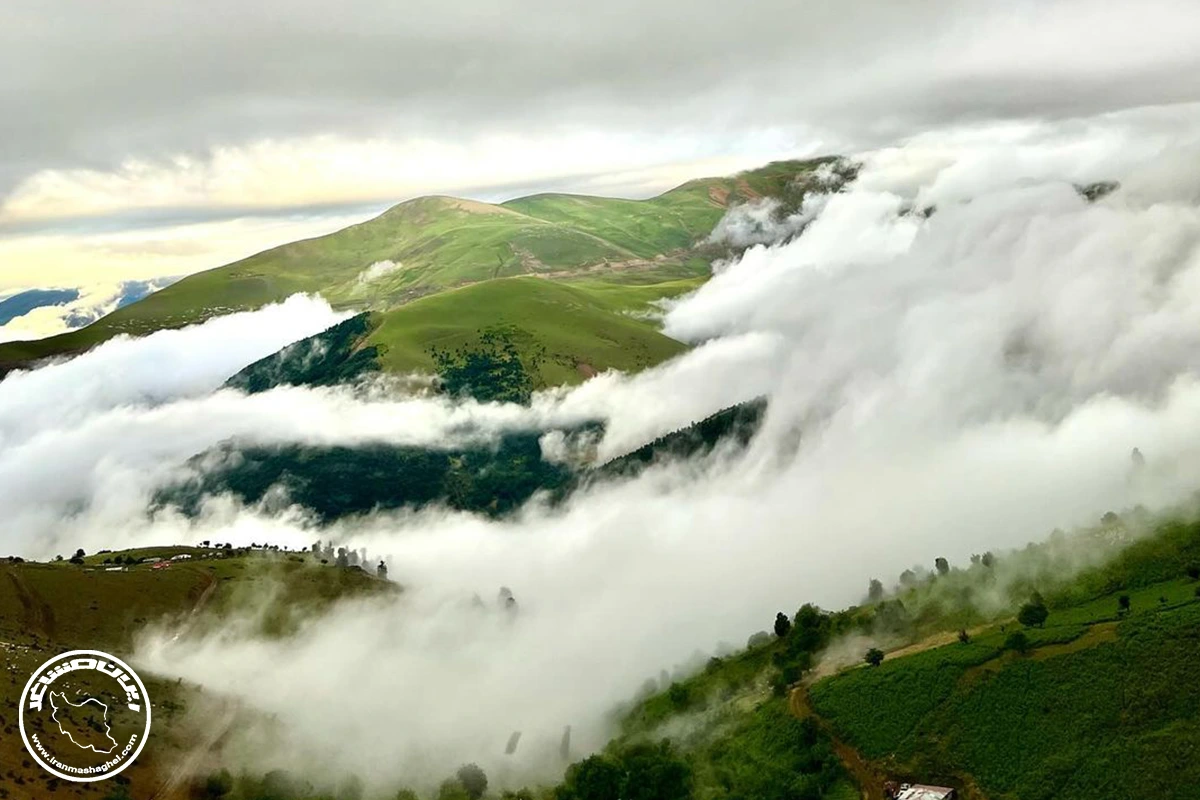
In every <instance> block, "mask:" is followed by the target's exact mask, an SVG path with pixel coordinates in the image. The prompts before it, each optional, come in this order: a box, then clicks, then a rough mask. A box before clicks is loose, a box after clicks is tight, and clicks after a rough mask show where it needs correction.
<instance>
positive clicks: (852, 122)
mask: <svg viewBox="0 0 1200 800" xmlns="http://www.w3.org/2000/svg"><path fill="white" fill-rule="evenodd" d="M0 75H2V76H3V78H0V109H4V110H5V113H2V114H0V297H2V296H3V295H6V294H11V293H13V292H16V291H18V290H22V289H28V288H35V287H36V288H51V287H83V288H84V289H85V291H84V293H83V294H84V295H85V296H87V297H89V298H92V300H91V301H89V302H92V303H93V307H97V308H104V307H105V306H104V305H103V303H104V302H110V303H111V298H112V297H113V296H115V295H114V292H115V289H114V288H113V287H115V286H116V285H117V284H118V283H119V282H121V281H127V280H146V279H151V278H164V277H174V276H180V275H184V274H188V273H190V272H194V271H198V270H201V269H205V268H209V267H213V266H219V265H220V264H223V263H228V262H229V261H232V260H235V259H237V258H240V257H243V256H245V255H249V254H250V253H253V252H257V251H258V250H261V249H264V248H266V247H268V246H272V245H275V244H280V243H283V242H287V241H292V240H295V239H297V238H302V237H305V236H311V235H315V234H319V233H322V232H326V231H330V230H335V229H337V228H339V227H343V226H345V225H347V224H350V223H352V222H355V221H359V220H361V219H363V218H366V217H369V216H371V215H373V214H374V213H377V212H378V211H380V210H382V209H383V208H386V207H387V206H389V205H391V204H393V203H396V202H399V201H402V200H404V199H407V198H409V197H413V196H417V195H420V194H426V193H448V194H460V195H468V196H471V197H475V198H479V199H485V200H497V199H505V198H509V197H513V196H516V195H520V194H522V193H527V192H533V191H539V190H547V189H560V190H570V191H577V192H590V193H601V194H611V195H620V196H634V197H638V196H647V195H650V194H653V193H656V192H658V191H661V190H665V189H667V188H669V187H670V186H672V185H674V184H677V183H680V182H682V181H683V180H686V179H689V178H692V177H698V176H702V175H705V174H714V173H715V174H723V173H728V172H731V171H735V170H737V169H741V168H748V167H751V166H755V165H758V164H761V163H763V162H766V161H769V160H771V159H773V158H779V157H785V156H804V155H813V154H818V153H831V152H840V153H845V152H857V151H860V150H863V149H867V148H871V147H877V146H880V145H884V144H890V143H894V142H896V141H899V140H902V139H904V138H906V137H908V136H912V135H914V134H919V133H921V132H925V131H928V130H931V129H937V128H943V127H947V126H959V125H963V124H973V123H979V122H985V121H992V120H997V119H1005V120H1031V119H1038V120H1046V119H1050V120H1055V119H1069V118H1072V117H1079V116H1088V115H1095V114H1102V113H1106V112H1112V111H1116V110H1119V109H1123V108H1129V107H1135V106H1144V105H1162V104H1170V103H1175V102H1180V101H1190V100H1196V99H1200V8H1197V6H1196V5H1195V4H1194V3H1192V2H1189V0H1147V2H1142V3H1137V4H1128V3H1114V2H1108V1H1107V0H1037V1H1036V2H1030V1H1029V0H1016V2H1009V3H991V2H982V1H979V0H968V1H967V2H962V0H954V1H953V2H952V1H951V0H907V2H895V1H894V0H843V1H842V2H829V1H826V0H820V1H812V0H809V1H808V2H796V1H795V0H749V2H744V3H737V4H731V3H723V2H722V3H716V2H704V1H701V2H696V1H695V0H687V2H685V1H684V0H655V2H649V3H647V2H641V1H639V2H634V0H614V1H613V2H607V3H603V4H562V3H559V2H550V1H549V0H449V1H448V2H436V3H435V2H407V3H384V2H367V1H366V0H348V1H347V2H344V3H341V4H339V5H338V10H337V13H336V14H331V13H330V11H329V5H328V4H327V3H323V2H314V0H298V1H297V2H287V3H283V2H278V1H276V0H271V1H270V2H262V1H260V2H255V3H245V2H231V1H229V0H216V1H215V2H210V3H204V4H200V5H190V6H189V5H180V4H165V3H160V2H153V1H152V0H111V2H106V3H104V4H103V5H97V4H95V3H91V2H85V1H84V0H54V1H53V2H45V0H9V1H8V2H5V3H4V4H3V6H2V7H0ZM44 316H45V317H46V319H43V320H37V319H35V320H33V321H32V322H31V321H29V320H26V323H27V324H26V329H25V330H24V331H23V332H22V333H20V334H17V333H14V330H15V328H13V329H10V330H9V332H8V334H7V335H4V333H3V332H2V331H0V338H13V337H14V336H17V335H20V336H21V338H28V337H30V336H34V335H44V334H45V333H46V332H49V328H50V327H53V325H54V324H55V323H54V320H55V319H58V317H55V315H52V314H50V315H44Z"/></svg>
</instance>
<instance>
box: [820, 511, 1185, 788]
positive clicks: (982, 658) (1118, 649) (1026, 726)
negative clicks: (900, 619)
mask: <svg viewBox="0 0 1200 800" xmlns="http://www.w3.org/2000/svg"><path fill="white" fill-rule="evenodd" d="M1198 547H1200V525H1198V524H1195V523H1192V524H1185V523H1181V522H1172V523H1169V524H1166V525H1164V526H1163V527H1162V528H1160V529H1159V530H1158V531H1157V532H1156V534H1155V535H1154V536H1152V537H1150V538H1148V539H1146V540H1143V541H1140V542H1136V543H1134V544H1133V545H1131V546H1130V547H1129V548H1128V549H1127V550H1126V551H1125V552H1124V553H1122V554H1121V556H1119V557H1118V558H1117V559H1116V560H1115V561H1113V562H1112V563H1111V564H1107V565H1104V566H1102V567H1098V568H1095V569H1092V570H1089V571H1087V572H1085V573H1084V574H1083V575H1081V576H1080V577H1079V578H1077V579H1075V580H1074V581H1071V582H1070V584H1069V585H1067V586H1066V587H1063V589H1062V590H1060V591H1059V592H1058V593H1057V594H1056V595H1053V596H1051V600H1050V601H1049V602H1050V608H1049V611H1050V613H1049V617H1048V618H1047V619H1046V621H1045V623H1044V624H1042V625H1040V626H1033V627H1026V626H1024V625H1021V624H1020V623H1019V622H1017V621H1014V620H1011V619H1010V620H1007V621H1003V622H998V623H996V624H993V625H991V626H988V627H986V628H985V629H983V630H981V631H979V632H977V633H976V634H975V635H974V636H972V637H970V641H969V642H966V643H962V642H956V643H951V644H945V645H942V646H940V647H934V648H931V649H928V650H924V651H922V652H918V653H915V654H912V655H906V656H902V657H898V658H894V659H892V658H889V659H885V660H884V661H883V663H882V664H881V665H880V666H879V667H877V668H869V667H858V668H854V669H850V670H848V671H845V672H843V673H841V674H838V675H836V676H834V677H830V678H827V679H825V680H822V681H819V682H817V683H816V684H815V685H814V686H813V687H812V688H811V691H810V699H811V706H812V708H813V709H815V711H816V712H817V713H818V714H820V715H821V717H823V718H825V719H826V720H828V721H829V722H830V724H831V725H832V729H833V730H834V731H835V732H836V733H837V734H838V735H839V736H840V737H842V738H844V740H845V741H846V742H847V743H848V744H849V745H851V746H853V747H854V748H856V749H857V750H858V751H859V752H861V753H862V754H863V755H864V756H865V757H867V758H869V759H873V760H876V761H877V762H878V765H879V768H880V769H881V770H882V771H886V772H888V773H890V774H892V775H899V776H911V777H921V778H922V779H924V780H941V781H944V782H948V783H951V784H952V785H961V786H966V787H968V788H972V789H973V790H974V792H975V794H977V795H978V796H981V797H992V798H995V797H1013V798H1022V799H1024V798H1030V799H1031V800H1041V799H1042V798H1046V799H1047V800H1048V799H1049V798H1063V799H1064V800H1066V799H1070V798H1081V799H1082V798H1088V799H1089V800H1092V799H1094V798H1126V797H1137V796H1150V797H1163V798H1184V797H1192V796H1194V793H1195V786H1196V781H1197V779H1198V778H1200V768H1197V766H1196V762H1195V759H1194V758H1192V757H1191V756H1190V755H1189V754H1190V753H1194V752H1195V751H1196V748H1198V747H1200V726H1197V725H1196V722H1195V721H1196V718H1197V716H1198V715H1200V692H1197V691H1196V690H1195V686H1196V681H1197V679H1198V678H1200V662H1197V660H1196V658H1195V653H1196V652H1197V644H1198V643H1200V583H1198V582H1197V580H1196V579H1195V577H1193V576H1195V575H1198V574H1200V568H1198V567H1197V562H1196V561H1194V560H1192V559H1193V557H1194V556H1195V555H1196V554H1197V548H1198ZM1018 632H1019V634H1020V636H1022V637H1024V639H1025V640H1026V642H1025V643H1018V642H1016V641H1014V639H1012V638H1011V637H1013V636H1014V634H1017V633H1018Z"/></svg>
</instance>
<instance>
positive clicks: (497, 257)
mask: <svg viewBox="0 0 1200 800" xmlns="http://www.w3.org/2000/svg"><path fill="white" fill-rule="evenodd" d="M819 163H821V162H820V161H810V162H781V163H778V164H771V165H768V166H767V167H764V168H762V169H759V170H754V171H751V172H747V173H743V174H742V175H738V176H734V177H731V178H710V179H704V180H699V181H692V182H689V183H687V184H684V185H683V186H680V187H678V188H677V189H674V190H671V191H669V192H666V193H665V194H663V195H660V196H658V197H655V198H652V199H649V200H620V199H612V198H601V197H582V196H575V195H537V196H534V197H528V198H522V199H518V200H513V201H510V202H508V203H504V204H502V205H493V204H489V203H481V202H477V201H473V200H461V199H457V198H451V197H423V198H418V199H415V200H410V201H408V202H405V203H401V204H399V205H397V206H395V207H393V208H391V209H389V210H387V211H385V212H384V213H383V214H381V215H379V216H378V217H376V218H374V219H372V220H368V221H366V222H363V223H361V224H358V225H352V226H350V227H349V228H345V229H344V230H340V231H337V232H335V233H331V234H328V235H326V236H320V237H316V238H313V239H307V240H304V241H299V242H293V243H291V244H286V245H283V246H281V247H276V248H272V249H270V250H267V251H264V252H262V253H258V254H256V255H253V256H250V257H249V258H246V259H243V260H241V261H237V262H235V263H233V264H229V265H227V266H223V267H218V268H216V269H212V270H208V271H207V272H201V273H198V274H195V275H191V276H189V277H187V278H184V279H183V280H181V281H179V282H177V283H175V284H173V285H171V286H169V287H167V288H165V289H162V290H161V291H158V292H155V293H154V294H152V295H150V296H149V297H147V298H145V299H143V300H141V301H140V302H137V303H133V304H132V305H129V306H126V307H124V308H121V309H118V310H117V311H114V312H113V313H112V314H109V315H107V316H105V317H104V318H102V319H100V320H98V321H96V322H95V323H93V324H91V325H89V326H87V327H85V328H82V329H80V330H77V331H72V332H70V333H66V334H62V335H59V336H54V337H50V338H47V339H42V340H37V341H32V342H14V343H7V344H3V345H0V370H3V369H6V368H12V367H15V366H19V365H23V364H26V363H28V362H30V361H32V360H36V359H39V358H45V357H47V356H51V355H56V354H70V353H77V352H81V351H83V350H86V349H87V348H89V347H91V346H93V345H95V344H97V343H99V342H102V341H105V340H107V339H109V338H111V337H113V336H116V335H118V334H122V333H126V334H132V335H144V334H146V333H149V332H152V331H155V330H159V329H162V328H170V327H179V326H182V325H187V324H190V323H194V322H198V321H202V320H204V319H207V318H209V317H211V316H214V315H218V314H225V313H230V312H232V311H239V310H248V309H254V308H258V307H261V306H262V305H264V304H266V303H270V302H273V301H278V300H282V299H283V298H285V297H287V296H289V295H291V294H294V293H296V292H312V293H320V294H321V295H323V296H324V297H326V298H327V299H328V300H329V301H330V302H331V303H333V304H334V305H335V306H336V307H338V308H343V309H356V310H361V309H367V308H370V309H373V310H387V309H393V308H396V307H397V306H401V305H403V304H405V303H408V302H410V301H412V300H414V299H417V298H420V297H424V296H426V295H429V294H434V293H437V292H440V291H443V290H446V289H450V288H454V287H460V286H464V285H467V284H473V283H478V282H482V281H489V280H494V279H497V278H508V277H514V276H520V275H540V276H543V277H548V278H551V279H563V278H570V277H576V276H579V275H588V274H604V275H607V276H608V277H609V278H610V279H611V280H614V281H616V282H618V283H634V284H644V283H646V282H648V281H650V282H663V281H672V280H677V279H680V278H688V277H695V276H697V275H699V274H701V273H702V272H704V266H705V264H706V263H707V262H706V261H703V260H701V261H699V262H697V261H696V260H695V258H696V255H697V252H696V251H695V248H696V246H698V245H700V244H702V242H703V240H704V238H705V237H706V236H707V234H708V233H709V232H710V231H711V230H712V228H713V226H714V225H715V224H716V223H717V221H718V220H719V219H720V218H721V215H722V214H723V213H724V212H725V209H726V208H727V207H728V206H729V205H730V204H733V203H736V202H741V201H746V200H750V199H753V198H755V197H758V196H761V195H768V194H769V195H782V194H787V193H793V194H794V193H795V192H796V191H802V190H798V189H797V188H796V187H798V186H803V185H804V184H803V181H801V182H800V183H797V182H796V181H795V179H796V178H797V176H800V177H801V178H802V177H803V176H805V175H808V174H809V173H811V171H812V170H813V169H815V167H816V166H817V165H818V164H819ZM699 255H701V256H702V255H704V254H703V253H699ZM529 285H530V284H524V286H529ZM468 299H470V298H468ZM487 300H488V298H487V297H486V296H485V297H483V298H481V302H484V303H486V302H487ZM486 308H487V307H486V305H481V306H479V307H478V308H476V310H475V313H476V315H477V316H479V315H482V316H484V317H486ZM451 319H452V317H451ZM488 324H493V323H492V322H491V321H490V320H489V321H488ZM391 327H392V328H393V331H394V328H395V326H391ZM389 336H390V337H391V338H392V339H393V340H395V343H396V344H397V345H403V344H404V340H405V339H406V337H405V336H402V335H397V334H395V333H394V332H393V333H391V334H389ZM394 358H395V359H396V360H397V363H398V364H400V365H409V364H412V363H415V362H417V361H420V359H419V357H416V356H414V354H412V353H411V352H406V351H405V349H404V347H403V346H399V347H397V350H396V354H395V356H394ZM389 366H390V362H389V363H385V367H389Z"/></svg>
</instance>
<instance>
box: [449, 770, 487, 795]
mask: <svg viewBox="0 0 1200 800" xmlns="http://www.w3.org/2000/svg"><path fill="white" fill-rule="evenodd" d="M455 775H456V777H457V778H458V781H459V783H461V784H462V785H463V788H464V789H466V790H467V795H469V796H470V798H471V800H479V798H481V797H483V793H484V792H486V791H487V786H488V780H487V775H485V774H484V772H483V770H482V769H480V768H479V765H478V764H463V765H462V766H461V767H459V768H458V772H457V773H455Z"/></svg>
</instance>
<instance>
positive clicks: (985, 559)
mask: <svg viewBox="0 0 1200 800" xmlns="http://www.w3.org/2000/svg"><path fill="white" fill-rule="evenodd" d="M979 563H980V564H983V565H984V566H985V567H988V568H989V569H990V568H991V566H992V565H993V564H995V563H996V557H995V556H994V555H992V551H991V550H989V551H988V552H986V553H984V554H983V555H982V556H980V557H979Z"/></svg>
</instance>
